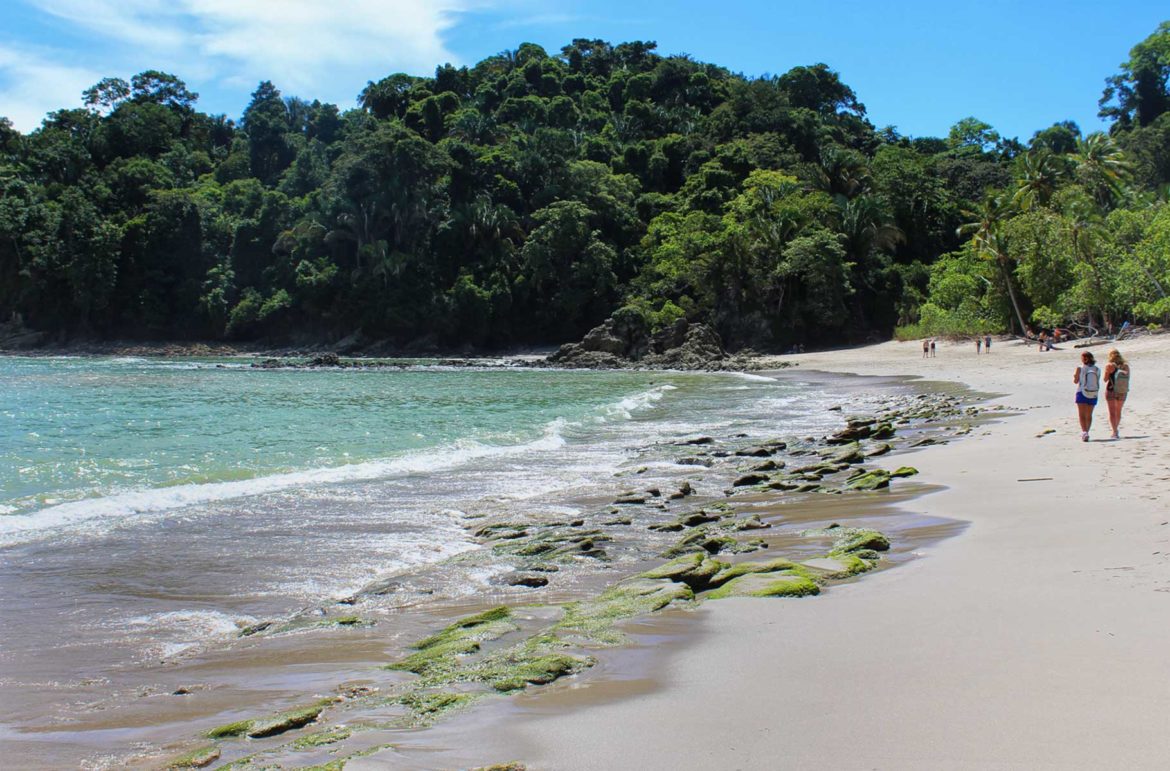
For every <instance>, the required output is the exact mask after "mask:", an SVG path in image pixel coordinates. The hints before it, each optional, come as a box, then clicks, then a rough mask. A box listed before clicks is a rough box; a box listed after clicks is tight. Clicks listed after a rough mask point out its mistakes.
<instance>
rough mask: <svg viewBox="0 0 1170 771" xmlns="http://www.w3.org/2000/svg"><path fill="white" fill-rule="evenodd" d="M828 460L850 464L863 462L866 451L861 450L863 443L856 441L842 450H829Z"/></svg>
mask: <svg viewBox="0 0 1170 771" xmlns="http://www.w3.org/2000/svg"><path fill="white" fill-rule="evenodd" d="M826 460H828V461H829V462H831V463H836V464H845V465H846V466H848V465H852V464H854V463H863V462H864V461H865V453H863V452H862V451H861V445H860V444H859V443H858V442H854V443H853V444H851V445H848V446H847V447H845V448H843V449H841V450H836V451H829V452H828V453H827V454H826Z"/></svg>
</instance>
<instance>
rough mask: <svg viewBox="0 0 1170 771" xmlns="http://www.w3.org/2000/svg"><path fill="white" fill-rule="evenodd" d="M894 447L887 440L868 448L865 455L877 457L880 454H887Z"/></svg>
mask: <svg viewBox="0 0 1170 771" xmlns="http://www.w3.org/2000/svg"><path fill="white" fill-rule="evenodd" d="M893 449H894V448H893V446H892V445H890V444H888V443H886V442H882V443H881V444H879V445H876V446H874V447H871V448H869V449H868V450H866V451H865V457H867V458H876V457H878V456H879V455H885V454H886V453H888V452H891V451H892V450H893Z"/></svg>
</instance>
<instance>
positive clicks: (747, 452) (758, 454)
mask: <svg viewBox="0 0 1170 771" xmlns="http://www.w3.org/2000/svg"><path fill="white" fill-rule="evenodd" d="M735 454H736V455H737V456H739V457H741V458H767V457H769V456H770V455H775V454H776V448H774V447H764V446H762V445H755V446H753V447H744V448H743V449H741V450H736V451H735Z"/></svg>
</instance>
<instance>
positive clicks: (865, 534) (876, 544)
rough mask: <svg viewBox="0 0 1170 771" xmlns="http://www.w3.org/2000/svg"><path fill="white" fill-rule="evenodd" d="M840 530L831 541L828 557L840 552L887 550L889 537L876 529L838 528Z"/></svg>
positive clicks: (837, 554) (835, 555)
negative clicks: (831, 545)
mask: <svg viewBox="0 0 1170 771" xmlns="http://www.w3.org/2000/svg"><path fill="white" fill-rule="evenodd" d="M840 530H841V531H842V532H841V533H840V534H836V535H837V540H836V541H834V542H833V549H832V551H830V552H829V556H830V557H837V556H840V555H842V554H851V553H857V552H860V551H875V552H879V551H889V550H890V539H889V538H887V537H886V536H885V535H884V534H882V533H879V532H878V531H876V530H865V529H854V528H840Z"/></svg>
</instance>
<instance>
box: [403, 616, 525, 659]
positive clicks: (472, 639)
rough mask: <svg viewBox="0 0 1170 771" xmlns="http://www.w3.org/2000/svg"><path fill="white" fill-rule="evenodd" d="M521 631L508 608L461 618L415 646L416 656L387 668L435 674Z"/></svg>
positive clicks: (413, 654)
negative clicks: (487, 642)
mask: <svg viewBox="0 0 1170 771" xmlns="http://www.w3.org/2000/svg"><path fill="white" fill-rule="evenodd" d="M517 629H519V627H518V626H516V624H515V623H514V622H513V621H512V612H511V611H510V610H509V609H508V608H505V607H500V608H493V609H491V610H486V611H484V612H483V613H477V614H475V615H474V616H468V617H467V618H464V619H460V620H459V621H456V622H455V623H454V624H451V625H450V626H448V627H446V628H445V629H443V631H441V632H439V633H438V634H434V635H431V636H430V637H428V638H426V639H425V640H421V641H419V642H417V643H415V644H414V645H413V646H411V647H413V648H414V649H415V651H416V652H415V653H412V654H410V655H409V656H407V657H406V658H404V659H402V660H401V661H398V662H395V663H393V664H390V665H389V666H388V667H387V669H401V670H405V671H407V672H414V673H415V674H417V675H428V674H433V673H435V672H436V671H439V670H443V669H449V668H451V667H453V666H455V665H456V664H457V662H458V659H459V658H461V657H463V656H467V655H469V654H472V653H475V652H476V651H478V650H479V649H480V644H481V642H483V641H485V640H496V639H499V638H500V637H503V636H504V635H505V634H507V633H509V632H514V631H516V630H517Z"/></svg>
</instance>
